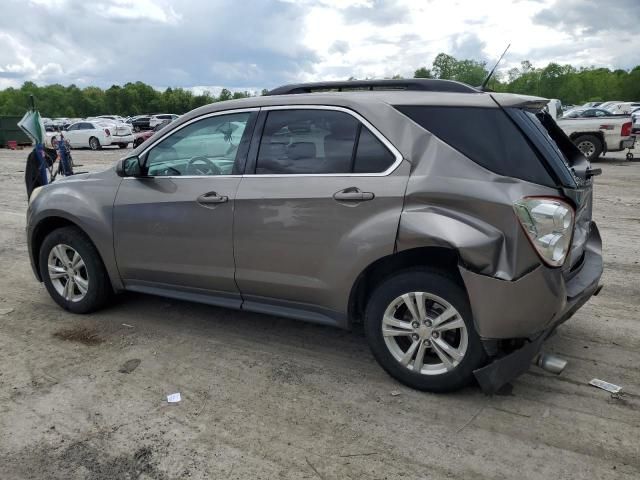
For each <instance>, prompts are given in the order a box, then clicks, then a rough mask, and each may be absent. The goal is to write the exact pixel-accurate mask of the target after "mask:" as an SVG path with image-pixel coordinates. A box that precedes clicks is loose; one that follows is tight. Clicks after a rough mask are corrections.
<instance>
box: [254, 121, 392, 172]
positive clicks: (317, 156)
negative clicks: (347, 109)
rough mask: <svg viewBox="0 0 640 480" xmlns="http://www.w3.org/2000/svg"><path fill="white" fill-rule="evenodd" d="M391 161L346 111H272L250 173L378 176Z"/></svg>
mask: <svg viewBox="0 0 640 480" xmlns="http://www.w3.org/2000/svg"><path fill="white" fill-rule="evenodd" d="M394 161H395V157H394V155H393V154H392V153H391V152H390V151H389V150H388V149H387V147H386V146H384V145H383V144H382V142H381V141H380V140H379V139H378V138H377V137H375V135H373V133H371V131H369V130H368V129H367V128H366V127H365V126H363V125H362V124H361V123H360V122H359V121H358V120H357V119H356V118H355V117H353V116H352V115H349V114H348V113H344V112H339V111H334V110H315V109H313V110H305V109H299V110H298V109H295V110H294V109H291V110H289V109H286V110H272V111H270V112H269V113H268V115H267V119H266V121H265V125H264V130H263V133H262V138H261V141H260V148H259V151H258V157H257V162H256V172H255V173H256V174H259V175H260V174H261V175H265V174H278V175H283V174H284V175H294V174H328V173H337V174H339V173H345V174H349V173H352V172H353V173H380V172H384V171H385V170H387V169H388V168H389V167H390V166H391V165H392V164H393V163H394Z"/></svg>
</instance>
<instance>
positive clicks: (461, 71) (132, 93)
mask: <svg viewBox="0 0 640 480" xmlns="http://www.w3.org/2000/svg"><path fill="white" fill-rule="evenodd" d="M487 74H488V69H487V66H486V64H485V63H484V62H478V61H476V60H471V59H462V60H460V59H457V58H455V57H453V56H451V55H448V54H446V53H440V54H438V55H437V56H436V58H435V59H434V61H433V64H432V65H431V68H427V67H420V68H418V69H417V70H416V71H415V72H414V75H413V76H414V78H441V79H450V80H458V81H460V82H464V83H468V84H469V85H474V86H477V85H480V84H481V83H482V81H483V80H484V78H485V77H486V76H487ZM392 78H398V79H399V78H402V77H401V76H400V75H394V76H393V77H392ZM349 80H355V77H351V78H350V79H349ZM489 87H490V88H492V89H494V90H496V91H498V92H512V93H521V94H526V95H538V96H541V97H546V98H559V99H560V100H562V102H563V103H565V104H582V103H584V102H592V101H604V100H619V101H640V65H638V66H637V67H635V68H633V69H631V70H630V71H626V70H614V71H612V70H609V69H608V68H595V67H589V68H584V67H582V68H579V69H578V68H575V67H573V66H571V65H559V64H557V63H550V64H549V65H547V66H546V67H544V68H535V67H534V66H533V65H532V64H531V62H529V61H528V60H525V61H523V62H521V63H520V66H519V67H517V68H512V69H510V70H509V71H508V72H506V74H505V75H503V76H502V78H501V76H499V75H497V74H496V75H495V76H494V78H493V79H492V80H491V82H490V83H489ZM266 92H267V90H266V89H265V90H262V95H264V94H265V93H266ZM29 95H33V96H34V97H35V98H36V104H37V107H38V110H40V112H41V114H42V115H43V116H46V117H88V116H92V115H104V114H116V115H123V116H124V115H136V114H142V113H155V112H162V113H177V114H182V113H185V112H188V111H189V110H192V109H194V108H197V107H201V106H203V105H207V104H209V103H213V102H220V101H224V100H232V99H236V98H244V97H249V96H251V94H250V93H249V92H231V91H230V90H228V89H226V88H224V89H222V91H221V92H220V95H218V96H217V97H216V96H213V95H211V93H210V92H203V93H201V94H199V95H195V94H194V93H192V92H191V91H189V90H184V89H182V88H167V89H166V90H165V91H163V92H161V91H158V90H155V89H154V88H153V87H151V86H150V85H146V84H145V83H142V82H135V83H126V84H125V85H123V86H119V85H113V86H111V87H109V88H108V89H106V90H103V89H101V88H98V87H86V88H82V89H80V88H78V87H77V86H76V85H69V86H68V87H64V86H62V85H58V84H55V85H47V86H45V87H39V86H37V85H36V84H35V83H33V82H25V83H24V84H23V85H22V87H20V88H7V89H5V90H0V115H22V114H23V113H24V112H25V110H26V109H27V108H28V106H29Z"/></svg>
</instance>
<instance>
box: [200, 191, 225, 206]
mask: <svg viewBox="0 0 640 480" xmlns="http://www.w3.org/2000/svg"><path fill="white" fill-rule="evenodd" d="M228 201H229V197H227V196H225V195H218V194H217V193H216V192H207V193H203V194H202V195H200V196H199V197H198V203H199V204H200V205H204V206H207V205H213V204H218V203H225V202H228Z"/></svg>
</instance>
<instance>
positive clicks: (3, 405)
mask: <svg viewBox="0 0 640 480" xmlns="http://www.w3.org/2000/svg"><path fill="white" fill-rule="evenodd" d="M121 154H122V152H121V151H118V150H108V151H107V150H105V151H103V152H89V151H86V152H81V151H76V152H74V157H75V159H76V162H79V163H82V164H84V167H82V168H80V170H90V171H93V170H98V169H101V168H103V167H104V166H106V165H108V164H110V163H111V162H112V161H113V160H115V159H117V158H119V157H120V156H121ZM26 155H27V152H26V151H22V152H11V151H7V150H0V272H2V275H0V478H1V479H22V478H47V479H48V478H65V479H84V478H89V479H121V478H122V479H133V478H140V479H150V478H156V479H174V478H219V479H232V478H236V479H271V478H284V479H299V478H309V479H314V478H315V479H325V480H329V479H347V478H354V479H355V478H367V479H369V478H371V479H374V478H375V479H396V478H401V479H414V478H415V479H426V478H450V477H451V478H473V479H488V478H491V479H497V478H517V477H519V478H532V479H549V478H553V479H557V478H563V479H564V478H566V479H569V478H570V479H577V478H584V479H596V478H597V479H609V478H611V479H613V478H616V479H620V478H635V479H637V478H640V265H639V263H638V262H639V260H640V162H638V163H629V162H626V161H624V160H622V158H623V156H622V155H620V154H617V155H615V156H613V155H612V156H609V157H608V159H607V160H606V161H602V162H599V164H598V165H597V166H600V167H602V169H603V170H604V173H603V175H602V176H601V177H598V178H597V186H596V201H595V219H596V220H597V222H598V223H599V225H600V229H601V232H602V235H603V240H604V244H605V247H604V250H605V252H604V254H605V263H606V265H605V274H604V279H603V280H604V283H605V288H604V290H603V291H602V293H601V294H600V296H598V297H597V298H594V299H592V300H591V301H590V302H589V303H588V304H587V305H586V306H585V307H584V308H583V309H582V310H580V311H579V312H578V313H577V314H576V316H575V317H574V318H573V319H572V320H571V321H569V322H568V323H567V324H565V325H564V326H563V327H561V329H560V330H559V333H558V335H557V336H556V337H554V339H553V340H552V341H551V342H550V345H549V347H548V349H549V350H551V351H554V352H556V353H559V354H561V355H562V356H563V357H564V358H567V359H568V360H569V366H568V367H567V369H566V370H565V372H564V373H563V374H562V375H561V376H559V377H555V376H552V375H549V374H546V373H544V372H542V371H541V370H537V369H535V368H532V369H531V370H530V372H529V373H527V374H525V375H523V376H522V377H521V378H519V379H518V380H517V381H516V382H514V384H513V391H512V392H511V394H507V395H500V396H494V397H486V396H484V395H483V394H482V393H481V392H480V391H479V390H478V389H477V388H468V389H466V390H465V391H462V392H459V393H457V394H454V395H430V394H424V393H419V392H416V391H412V390H410V389H408V388H405V387H403V386H402V385H400V384H398V383H397V382H395V381H394V380H392V379H391V378H390V377H388V376H387V375H386V374H385V373H384V372H383V371H382V369H381V368H380V367H378V365H377V364H376V363H375V361H374V360H373V358H372V356H371V354H370V353H369V350H368V348H367V346H366V343H365V339H364V336H363V334H362V332H361V331H358V330H356V331H354V332H343V331H339V330H334V329H331V328H325V327H319V326H315V325H310V324H304V323H298V322H294V321H290V320H285V319H280V318H274V317H269V316H264V315H257V314H251V313H240V312H235V311H231V310H225V309H221V308H214V307H209V306H203V305H195V304H189V303H183V302H178V301H173V300H165V299H162V298H155V297H150V296H144V295H134V294H127V295H123V296H121V297H119V298H117V299H116V300H115V301H114V303H113V305H112V306H111V307H110V308H108V309H107V310H104V311H102V312H100V313H96V314H93V315H88V316H74V315H72V314H69V313H66V312H64V311H62V310H61V309H60V308H58V307H57V306H56V305H55V304H54V303H53V301H52V300H51V299H50V298H49V296H48V295H47V293H46V292H45V290H44V288H43V287H42V285H40V284H38V283H37V282H36V280H35V279H34V277H33V275H32V273H31V269H30V266H29V260H28V256H27V248H26V241H25V235H24V227H25V210H26V194H25V190H24V186H23V180H22V177H23V173H22V170H23V165H24V160H25V158H26ZM636 156H637V157H638V156H640V151H637V152H636ZM129 360H134V361H132V362H129V363H128V364H127V365H125V362H127V361H129ZM135 360H139V365H137V364H138V362H137V361H135ZM136 365H137V368H136ZM123 367H124V368H123ZM131 369H133V371H130V370H131ZM119 370H124V371H125V372H127V371H130V372H129V373H123V372H120V371H119ZM594 377H597V378H601V379H604V380H607V381H610V382H613V383H616V384H619V385H623V386H624V390H625V392H626V393H625V394H624V395H622V396H620V397H612V396H611V395H610V394H608V393H607V392H605V391H602V390H598V389H595V388H593V387H590V386H588V385H587V382H588V381H589V380H590V379H591V378H594ZM174 392H180V393H181V394H182V401H181V402H180V403H179V404H178V405H174V406H169V405H168V404H167V402H166V395H167V394H170V393H174Z"/></svg>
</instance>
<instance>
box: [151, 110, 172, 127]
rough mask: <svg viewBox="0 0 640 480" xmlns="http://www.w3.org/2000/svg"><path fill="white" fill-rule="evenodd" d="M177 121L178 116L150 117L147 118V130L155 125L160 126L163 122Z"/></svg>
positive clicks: (168, 114) (163, 114) (162, 114)
mask: <svg viewBox="0 0 640 480" xmlns="http://www.w3.org/2000/svg"><path fill="white" fill-rule="evenodd" d="M177 119H178V115H174V114H171V113H161V114H158V115H152V116H151V117H150V118H149V128H154V127H156V126H157V125H160V124H161V123H162V122H164V121H165V120H169V121H171V122H173V121H174V120H177Z"/></svg>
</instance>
